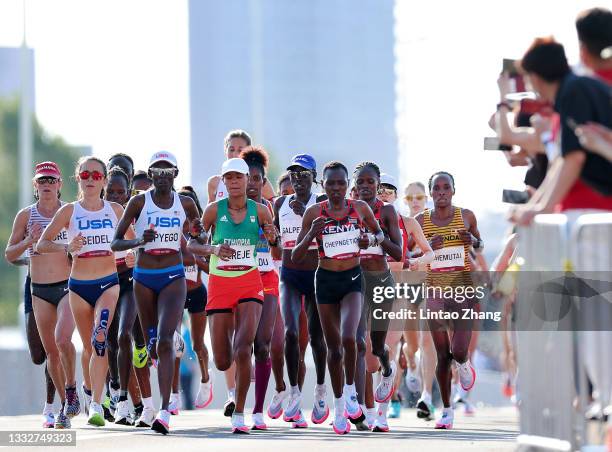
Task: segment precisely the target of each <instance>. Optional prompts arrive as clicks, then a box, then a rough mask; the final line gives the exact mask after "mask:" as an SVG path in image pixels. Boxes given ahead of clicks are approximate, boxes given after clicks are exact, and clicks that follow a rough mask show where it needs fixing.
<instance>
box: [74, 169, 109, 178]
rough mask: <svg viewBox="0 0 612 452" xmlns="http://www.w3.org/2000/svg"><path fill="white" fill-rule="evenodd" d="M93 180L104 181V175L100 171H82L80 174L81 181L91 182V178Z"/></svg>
mask: <svg viewBox="0 0 612 452" xmlns="http://www.w3.org/2000/svg"><path fill="white" fill-rule="evenodd" d="M90 177H91V178H92V179H93V180H102V179H104V173H101V172H100V171H87V170H85V171H81V172H80V173H79V179H81V180H89V178H90Z"/></svg>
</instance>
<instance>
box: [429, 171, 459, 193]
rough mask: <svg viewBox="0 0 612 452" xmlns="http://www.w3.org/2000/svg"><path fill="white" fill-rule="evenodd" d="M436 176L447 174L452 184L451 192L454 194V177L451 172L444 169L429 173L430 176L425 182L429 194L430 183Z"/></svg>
mask: <svg viewBox="0 0 612 452" xmlns="http://www.w3.org/2000/svg"><path fill="white" fill-rule="evenodd" d="M437 176H447V177H448V178H449V179H450V180H451V185H452V186H453V194H454V193H455V178H454V177H453V175H452V174H451V173H448V172H446V171H437V172H435V173H433V174H432V175H431V177H430V178H429V182H428V183H427V185H428V187H429V194H430V195H431V184H432V183H433V180H434V178H435V177H437Z"/></svg>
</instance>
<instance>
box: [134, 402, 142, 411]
mask: <svg viewBox="0 0 612 452" xmlns="http://www.w3.org/2000/svg"><path fill="white" fill-rule="evenodd" d="M143 408H144V405H143V404H142V402H140V403H136V404H135V405H134V411H140V410H142V409H143Z"/></svg>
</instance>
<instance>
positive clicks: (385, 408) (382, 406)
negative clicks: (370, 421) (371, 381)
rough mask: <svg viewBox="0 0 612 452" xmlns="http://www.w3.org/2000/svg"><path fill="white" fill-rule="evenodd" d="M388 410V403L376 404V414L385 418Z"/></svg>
mask: <svg viewBox="0 0 612 452" xmlns="http://www.w3.org/2000/svg"><path fill="white" fill-rule="evenodd" d="M388 410H389V402H385V403H379V404H378V414H379V415H380V416H385V417H386V416H387V411H388Z"/></svg>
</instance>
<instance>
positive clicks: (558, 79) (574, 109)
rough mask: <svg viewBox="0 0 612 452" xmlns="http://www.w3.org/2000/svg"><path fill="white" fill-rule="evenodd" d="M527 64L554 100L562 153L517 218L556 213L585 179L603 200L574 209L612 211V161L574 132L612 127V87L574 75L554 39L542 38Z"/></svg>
mask: <svg viewBox="0 0 612 452" xmlns="http://www.w3.org/2000/svg"><path fill="white" fill-rule="evenodd" d="M521 66H522V69H523V71H524V72H525V76H526V79H527V80H528V82H529V83H530V84H531V86H532V88H533V89H534V91H536V92H537V93H538V95H539V96H540V97H541V98H542V99H543V100H546V101H549V102H551V103H553V104H554V106H555V110H556V111H557V112H558V113H559V116H560V138H561V139H560V149H561V156H560V157H558V158H557V159H556V160H555V161H554V162H553V163H552V165H551V167H550V169H549V170H548V173H547V175H546V178H545V179H544V182H543V183H542V185H541V186H540V188H539V189H538V190H537V191H536V193H535V194H534V196H533V197H532V198H531V200H530V201H529V203H527V204H526V205H525V206H521V207H518V208H517V209H516V210H515V211H514V212H513V216H512V217H513V220H514V221H516V222H517V223H519V224H523V225H526V224H530V223H531V221H532V220H533V217H534V216H535V215H537V214H540V213H550V212H553V211H555V207H556V206H557V205H558V204H560V203H561V202H562V201H563V200H564V199H565V198H566V196H567V195H568V193H569V192H570V191H571V190H572V188H573V187H574V184H575V183H576V182H577V181H578V180H581V181H582V182H584V184H586V185H587V186H589V187H590V188H591V189H593V191H595V192H597V193H598V194H599V197H600V198H601V200H600V201H598V202H597V204H596V205H589V204H587V203H585V204H584V205H574V206H572V208H584V209H587V208H597V209H601V210H612V177H611V176H610V175H611V174H612V164H611V163H610V162H608V161H607V160H606V159H604V158H602V157H600V156H598V155H596V154H593V153H592V152H589V151H587V150H585V149H584V148H583V147H582V145H581V144H580V141H579V140H578V137H577V136H576V134H575V133H574V129H575V128H576V126H577V125H580V124H583V123H586V122H597V123H599V124H602V125H604V126H606V127H608V128H610V127H612V98H611V92H610V88H609V87H608V86H607V85H606V84H604V83H603V82H601V81H599V80H595V79H594V78H590V77H581V76H577V75H575V74H573V73H572V71H571V69H570V68H569V65H568V63H567V58H566V57H565V51H564V49H563V46H562V45H561V44H559V43H557V42H555V41H554V40H553V39H552V38H540V39H536V40H535V41H534V43H533V44H532V46H531V47H530V48H529V50H528V51H527V52H526V53H525V56H524V57H523V60H522V61H521Z"/></svg>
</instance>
